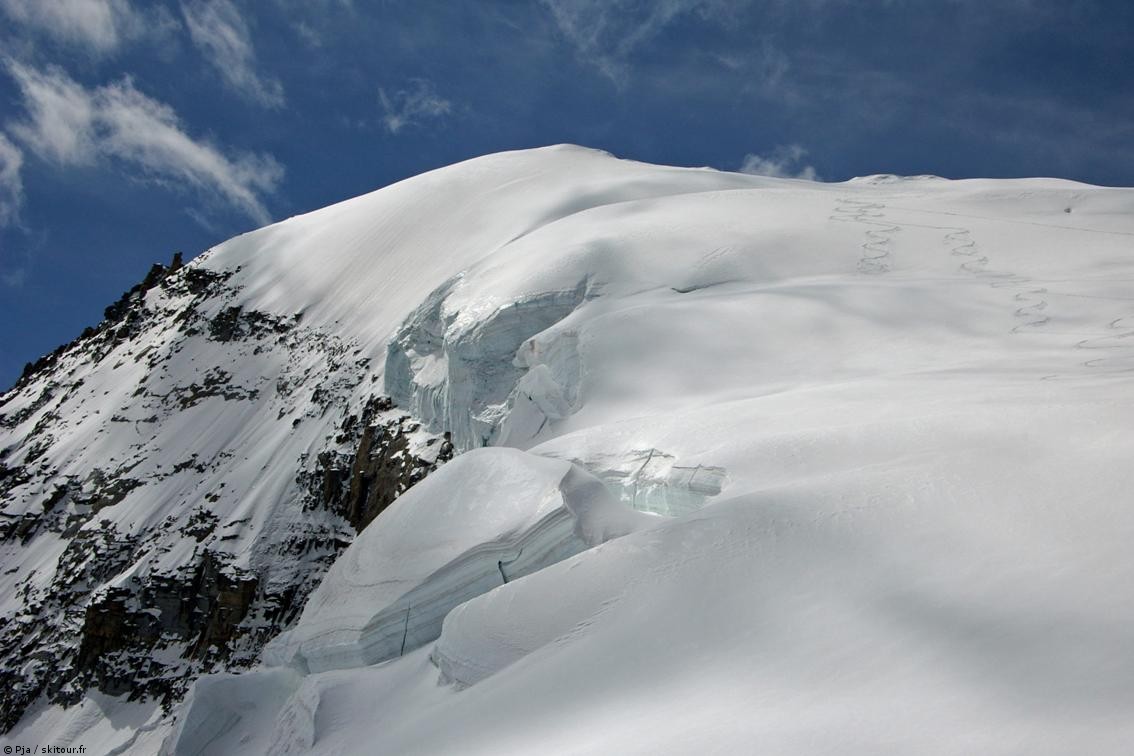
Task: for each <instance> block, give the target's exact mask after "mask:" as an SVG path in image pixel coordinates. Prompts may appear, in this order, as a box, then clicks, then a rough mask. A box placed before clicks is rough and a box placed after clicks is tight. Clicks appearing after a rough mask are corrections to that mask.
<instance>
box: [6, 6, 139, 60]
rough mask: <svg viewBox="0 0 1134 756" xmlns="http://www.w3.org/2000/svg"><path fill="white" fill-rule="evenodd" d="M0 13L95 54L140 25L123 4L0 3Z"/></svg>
mask: <svg viewBox="0 0 1134 756" xmlns="http://www.w3.org/2000/svg"><path fill="white" fill-rule="evenodd" d="M0 9H2V10H3V11H4V13H5V14H6V15H7V16H8V18H10V19H11V20H12V21H15V22H17V23H20V24H25V25H27V26H30V27H34V28H36V29H38V30H40V31H42V32H46V33H47V34H49V35H50V36H52V37H55V38H56V39H58V40H60V41H63V42H70V43H78V44H81V45H84V46H86V47H88V48H89V49H91V50H92V51H94V52H99V53H106V52H109V51H111V50H113V49H114V48H116V47H118V45H119V44H120V43H121V42H122V40H123V39H124V38H126V37H128V36H129V35H130V34H132V33H133V32H134V30H135V29H137V28H138V26H139V25H140V24H139V22H140V19H139V18H138V16H137V14H136V12H135V11H134V9H133V8H132V7H131V6H130V3H129V2H128V1H127V0H0Z"/></svg>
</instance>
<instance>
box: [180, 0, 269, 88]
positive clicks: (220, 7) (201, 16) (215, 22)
mask: <svg viewBox="0 0 1134 756" xmlns="http://www.w3.org/2000/svg"><path fill="white" fill-rule="evenodd" d="M181 13H182V15H184V16H185V24H186V26H188V27H189V36H190V38H191V39H192V40H193V44H194V45H196V46H197V49H198V50H200V51H201V54H202V55H203V56H204V57H205V59H206V60H208V61H209V62H210V63H211V64H212V65H213V66H214V67H215V68H216V69H217V71H218V72H219V73H220V75H221V78H222V79H223V80H224V82H225V83H226V84H227V85H228V86H229V88H231V89H232V90H233V91H234V92H236V93H238V94H240V95H242V96H243V97H246V98H248V99H249V100H252V101H253V102H256V103H259V104H260V105H263V106H265V107H269V108H278V107H282V106H283V104H284V90H283V85H282V84H281V83H280V82H279V80H277V79H273V78H270V77H264V76H261V75H260V74H259V73H257V71H256V50H255V48H254V47H253V45H252V35H251V33H250V32H249V30H248V24H247V23H245V21H244V18H243V17H242V16H241V15H240V11H239V10H238V9H237V7H236V6H235V5H233V4H232V3H231V2H230V1H229V0H193V2H189V3H183V4H182V5H181Z"/></svg>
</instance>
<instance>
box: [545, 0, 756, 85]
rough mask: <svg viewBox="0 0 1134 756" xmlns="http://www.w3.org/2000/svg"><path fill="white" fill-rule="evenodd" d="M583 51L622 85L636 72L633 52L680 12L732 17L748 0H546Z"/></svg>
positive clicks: (561, 28)
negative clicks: (633, 71)
mask: <svg viewBox="0 0 1134 756" xmlns="http://www.w3.org/2000/svg"><path fill="white" fill-rule="evenodd" d="M540 2H541V3H542V4H543V6H544V7H545V8H547V10H548V12H549V13H550V14H551V18H552V20H553V21H554V22H555V25H556V27H558V29H559V32H560V33H561V34H562V35H563V36H564V38H565V39H566V40H567V41H568V42H570V43H571V44H572V45H573V46H574V47H575V49H576V51H577V53H578V55H579V57H580V58H581V59H582V60H584V61H585V62H587V63H590V64H591V65H594V66H595V67H596V68H598V69H599V71H600V72H602V73H603V74H604V75H605V76H607V77H608V78H609V79H610V80H611V81H613V82H614V83H615V84H616V85H617V86H619V87H622V86H625V85H626V84H627V83H628V81H629V77H630V64H629V58H630V57H631V55H632V54H633V53H634V52H635V51H636V50H637V49H638V48H639V47H642V46H643V45H645V44H646V43H648V42H650V41H651V40H653V39H654V37H656V36H657V35H658V34H659V33H660V32H661V31H662V30H663V29H664V28H665V27H667V26H668V25H669V24H671V23H673V22H674V21H675V20H676V19H678V18H679V17H680V16H683V15H685V14H690V13H696V14H697V15H698V16H699V17H700V18H702V19H713V20H716V21H719V22H727V21H728V20H729V19H731V18H733V17H734V16H735V14H736V12H737V11H738V9H739V8H740V7H742V6H744V5H746V4H747V2H746V0H540Z"/></svg>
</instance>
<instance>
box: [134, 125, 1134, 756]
mask: <svg viewBox="0 0 1134 756" xmlns="http://www.w3.org/2000/svg"><path fill="white" fill-rule="evenodd" d="M1132 245H1134V191H1132V190H1129V189H1106V188H1099V187H1092V186H1086V185H1083V184H1077V183H1072V182H1067V181H1060V180H1054V179H1028V180H965V181H949V180H945V179H940V178H936V177H914V178H901V177H893V176H873V177H868V178H864V179H856V180H854V181H850V182H846V183H843V184H821V183H812V182H803V181H793V180H781V179H771V178H760V177H751V176H741V175H736V174H727V173H719V172H715V171H711V170H704V169H696V170H694V169H676V168H664V167H656V166H650V165H645V164H640V163H633V162H628V161H621V160H617V159H615V158H612V157H610V156H608V155H605V154H603V153H599V152H594V151H590V150H584V149H581V148H576V147H554V148H547V149H541V150H532V151H524V152H515V153H507V154H502V155H494V156H488V157H485V158H481V159H478V160H473V161H470V162H467V163H463V164H460V165H457V166H453V167H451V168H446V169H442V170H439V171H435V172H432V173H430V174H426V175H424V176H420V177H417V178H414V179H411V180H408V181H405V182H402V183H400V184H397V185H395V186H392V187H389V188H386V189H383V190H380V191H378V192H375V193H373V194H370V195H367V196H365V197H360V198H358V199H355V200H352V201H349V202H345V203H342V204H340V205H336V206H334V207H331V208H327V209H325V210H322V211H319V212H316V213H312V214H310V215H307V216H303V217H298V218H293V219H291V220H288V221H285V222H283V223H280V224H277V225H275V226H271V227H269V228H266V229H263V230H261V231H258V232H255V233H252V234H248V235H245V236H243V237H239V238H237V239H234V240H232V241H230V242H228V243H226V244H225V245H222V246H221V247H219V248H218V249H217V250H216V251H215V253H214V254H213V255H211V256H210V257H209V259H208V260H207V261H206V263H205V264H206V265H207V266H210V267H214V268H217V269H220V268H226V269H227V268H235V267H237V266H242V267H241V271H240V273H239V274H238V275H239V282H240V284H241V285H242V286H243V287H244V289H243V296H244V297H245V298H246V301H245V306H246V307H247V308H248V309H256V310H262V311H266V312H279V313H293V312H298V311H302V312H303V313H304V323H305V324H307V323H309V324H311V325H312V327H317V328H321V329H330V330H334V332H336V333H338V334H339V335H340V336H341V337H342V338H343V339H344V340H346V341H349V342H350V343H352V344H357V345H359V347H358V348H360V349H362V350H363V356H369V357H370V358H371V359H372V361H373V362H372V364H373V365H374V366H375V376H376V378H378V377H380V378H381V379H382V380H383V381H384V383H385V387H386V390H387V392H388V393H390V394H391V395H392V396H394V397H395V400H396V401H397V403H398V404H399V406H401V407H403V408H406V409H407V410H408V411H411V412H412V413H413V414H414V415H415V416H416V417H417V418H418V419H420V420H421V421H422V422H423V423H424V424H425V425H426V426H427V427H428V428H429V429H431V430H433V431H441V430H451V431H452V432H453V435H454V438H455V440H456V441H457V444H458V447H459V449H460V450H461V451H462V452H464V453H463V454H460V455H458V457H457V458H455V459H454V460H453V461H452V462H450V463H447V464H446V465H445V466H444V467H443V468H442V469H441V470H440V471H438V473H436V474H434V475H433V476H431V477H430V478H428V479H427V480H426V481H425V482H424V483H422V484H421V485H419V486H418V487H416V488H415V489H413V490H412V491H411V492H410V493H408V494H407V495H406V496H404V497H402V498H400V499H398V501H397V502H396V503H395V504H394V505H393V506H392V507H391V508H390V509H389V510H387V511H386V512H385V513H384V514H382V515H381V516H380V517H379V518H378V519H377V520H375V521H374V522H373V523H372V524H371V525H370V526H369V527H368V528H367V529H366V530H365V531H364V532H363V533H362V534H361V535H360V536H359V538H358V539H357V540H356V541H355V542H354V543H353V545H352V546H351V547H350V548H349V549H348V550H347V551H346V552H345V554H344V555H343V556H342V557H341V558H340V560H339V561H338V562H337V563H336V564H335V565H334V567H333V568H332V569H331V571H330V572H329V573H328V575H327V577H326V580H325V581H324V582H323V584H322V586H321V587H320V588H319V589H318V590H317V592H316V593H315V594H314V595H313V597H312V599H311V601H310V603H309V604H308V605H307V608H306V611H305V612H304V613H303V616H302V618H301V619H300V621H299V622H298V624H297V625H296V626H295V627H294V628H292V629H291V630H290V631H289V632H288V633H287V634H286V635H285V636H283V637H281V638H280V639H279V640H278V641H277V642H276V643H274V644H273V645H272V646H271V647H270V648H269V650H268V652H267V653H266V654H265V657H264V662H265V664H264V666H263V667H261V668H260V669H258V670H256V671H253V672H251V673H248V674H244V675H236V676H217V677H210V678H205V679H204V680H202V681H201V682H199V683H198V685H197V687H196V690H195V691H194V693H193V694H191V697H190V698H189V699H188V701H187V702H186V703H185V704H184V705H183V706H182V707H181V710H180V719H179V722H178V725H177V729H176V730H174V731H173V732H172V734H171V735H170V736H169V738H167V740H166V741H165V746H164V747H165V749H166V751H167V752H169V753H180V754H199V753H216V754H228V753H249V752H262V753H273V754H300V753H317V754H343V753H398V754H411V753H420V754H436V753H461V754H490V753H491V754H498V753H515V754H531V753H540V754H560V753H561V754H579V753H641V754H666V753H673V754H684V753H772V754H808V753H831V754H850V753H862V754H879V753H902V754H906V753H918V754H935V753H941V754H968V753H981V754H988V753H1001V754H1009V753H1012V754H1018V753H1028V754H1066V753H1091V754H1124V753H1129V752H1130V744H1131V743H1134V717H1132V716H1131V712H1134V630H1132V628H1134V599H1132V598H1131V593H1130V586H1131V585H1134V552H1132V551H1131V549H1130V543H1131V542H1132V540H1134V509H1132V502H1134V496H1132V494H1131V492H1132V491H1134V467H1132V466H1131V465H1130V463H1129V461H1130V459H1131V457H1132V456H1134V405H1132V403H1131V395H1132V394H1131V392H1132V390H1134V383H1132V377H1134V251H1132V250H1134V246H1132ZM360 390H361V389H360ZM246 422H254V420H247V421H246ZM301 427H302V426H301ZM318 431H319V432H325V431H326V429H325V428H320V429H318ZM199 432H203V431H199ZM314 432H315V431H311V430H304V431H303V433H314ZM305 438H308V441H306V442H304V443H310V438H314V436H310V437H305ZM287 439H288V437H287V436H286V435H284V436H281V437H279V438H277V437H275V436H266V437H251V438H250V439H249V441H248V442H247V443H248V444H250V446H249V447H248V448H249V449H250V450H251V449H253V448H254V449H255V454H256V462H257V463H258V464H266V465H268V468H267V472H265V473H263V480H264V484H265V485H266V486H268V488H266V489H265V490H264V496H277V495H279V494H278V491H277V489H279V490H284V489H285V488H286V485H285V484H286V481H287V480H288V478H287V475H288V474H291V473H293V472H294V470H285V469H284V468H282V467H280V466H279V465H282V464H283V462H281V460H283V461H288V457H287V455H286V454H280V455H278V456H272V450H273V449H276V448H277V447H279V448H283V446H284V445H288V444H290V446H289V447H288V448H289V449H292V450H293V451H294V450H297V449H299V448H301V447H300V444H301V441H299V440H294V439H293V440H287ZM485 445H487V446H488V447H490V448H487V449H479V447H481V446H485ZM497 447H512V448H497ZM470 450H471V451H470ZM249 453H252V452H251V451H250V452H249ZM293 457H294V455H292V458H293ZM273 460H275V461H274V462H273ZM257 506H260V505H259V504H258V505H257ZM249 507H250V508H251V504H249ZM635 510H638V511H635ZM249 513H250V515H252V516H257V515H255V513H254V512H252V511H251V510H250V512H249ZM139 752H142V751H141V750H139Z"/></svg>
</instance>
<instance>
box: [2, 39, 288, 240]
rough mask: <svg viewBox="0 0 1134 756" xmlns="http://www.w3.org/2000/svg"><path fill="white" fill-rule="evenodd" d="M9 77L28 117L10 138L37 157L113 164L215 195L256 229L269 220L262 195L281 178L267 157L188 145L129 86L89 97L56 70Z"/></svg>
mask: <svg viewBox="0 0 1134 756" xmlns="http://www.w3.org/2000/svg"><path fill="white" fill-rule="evenodd" d="M7 69H8V73H9V74H10V75H11V76H12V78H13V79H15V81H16V83H17V84H18V85H19V88H20V91H21V93H22V94H23V98H24V105H25V108H26V110H27V118H26V120H24V121H20V122H17V123H14V124H10V126H9V130H10V132H11V133H12V134H13V135H14V136H15V137H16V138H17V139H18V140H20V141H21V142H23V144H24V145H25V146H26V147H27V148H28V149H29V150H31V151H32V152H34V153H35V154H36V155H38V156H39V157H41V158H43V159H45V160H49V161H51V162H54V163H56V164H57V165H60V166H70V165H84V164H86V165H90V164H94V163H97V162H100V161H111V162H113V163H115V164H117V165H120V166H122V167H124V168H126V169H127V171H128V172H129V173H130V174H131V175H134V176H136V177H140V178H143V179H146V180H151V181H156V182H159V183H162V184H164V185H167V186H171V187H178V188H180V187H192V188H194V189H196V190H198V191H199V192H201V193H202V194H205V195H219V196H220V197H223V198H224V199H225V200H227V201H228V203H229V204H230V205H232V206H234V207H236V208H237V209H238V210H240V211H241V212H242V213H244V214H245V215H247V216H248V217H250V218H252V219H253V220H255V221H257V222H259V223H267V222H269V221H270V220H271V216H270V215H269V213H268V210H267V208H266V207H265V205H264V201H263V195H264V194H267V193H270V192H272V191H274V189H275V187H276V186H277V185H278V183H279V181H280V180H281V179H282V178H283V168H282V167H281V166H280V165H279V163H277V162H276V161H275V159H274V158H272V157H271V156H268V155H252V154H233V153H227V154H226V153H225V152H224V151H222V150H221V149H220V148H218V147H216V146H215V145H213V144H211V143H210V142H209V141H207V140H196V139H193V138H192V137H190V136H189V135H188V134H187V133H186V132H185V130H184V128H183V126H182V124H181V122H180V120H179V119H178V117H177V114H176V113H174V111H173V109H172V108H170V107H169V106H168V105H165V104H164V103H161V102H158V101H157V100H153V99H151V98H149V97H147V96H146V95H144V94H142V93H141V92H139V91H138V90H137V89H135V87H134V84H133V82H132V81H131V80H130V79H124V80H122V81H120V82H117V83H114V84H110V85H107V86H103V87H98V88H95V89H88V88H85V87H83V86H82V85H81V84H78V83H76V82H75V81H73V80H72V79H70V78H69V77H68V76H67V75H66V74H65V73H64V72H63V71H61V70H60V69H57V68H50V69H48V70H47V71H36V70H33V69H31V68H29V67H27V66H24V65H22V64H20V63H16V62H14V61H8V63H7Z"/></svg>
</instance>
